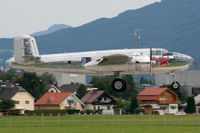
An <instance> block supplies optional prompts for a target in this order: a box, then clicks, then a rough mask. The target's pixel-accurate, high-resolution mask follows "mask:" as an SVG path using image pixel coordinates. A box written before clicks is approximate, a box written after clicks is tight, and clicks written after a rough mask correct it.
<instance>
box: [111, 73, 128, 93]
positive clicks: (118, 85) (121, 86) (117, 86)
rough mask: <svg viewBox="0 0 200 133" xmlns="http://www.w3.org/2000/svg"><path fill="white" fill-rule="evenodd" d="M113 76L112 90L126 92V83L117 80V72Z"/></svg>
mask: <svg viewBox="0 0 200 133" xmlns="http://www.w3.org/2000/svg"><path fill="white" fill-rule="evenodd" d="M114 76H115V77H116V78H115V79H114V80H113V81H112V88H113V90H115V91H116V92H124V91H125V90H126V81H125V80H123V79H121V78H119V76H120V73H119V72H115V73H114Z"/></svg>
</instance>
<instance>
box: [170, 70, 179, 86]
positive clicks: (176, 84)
mask: <svg viewBox="0 0 200 133" xmlns="http://www.w3.org/2000/svg"><path fill="white" fill-rule="evenodd" d="M170 74H171V75H172V77H173V80H174V81H173V82H172V84H171V86H172V89H174V90H178V89H179V88H180V84H179V82H177V81H176V80H175V73H170Z"/></svg>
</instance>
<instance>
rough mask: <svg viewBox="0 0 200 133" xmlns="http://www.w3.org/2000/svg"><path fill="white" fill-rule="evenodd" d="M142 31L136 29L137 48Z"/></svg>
mask: <svg viewBox="0 0 200 133" xmlns="http://www.w3.org/2000/svg"><path fill="white" fill-rule="evenodd" d="M139 32H140V29H135V32H134V35H135V37H136V48H138V47H139V40H140V38H141V37H140V35H139Z"/></svg>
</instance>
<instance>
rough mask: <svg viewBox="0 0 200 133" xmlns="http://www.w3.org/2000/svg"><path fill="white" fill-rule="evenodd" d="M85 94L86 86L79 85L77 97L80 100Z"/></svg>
mask: <svg viewBox="0 0 200 133" xmlns="http://www.w3.org/2000/svg"><path fill="white" fill-rule="evenodd" d="M86 93H87V90H86V86H85V85H84V84H80V87H79V88H78V91H77V94H76V95H77V97H78V98H82V97H83V96H84V95H85V94H86Z"/></svg>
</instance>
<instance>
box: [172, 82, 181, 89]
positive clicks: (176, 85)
mask: <svg viewBox="0 0 200 133" xmlns="http://www.w3.org/2000/svg"><path fill="white" fill-rule="evenodd" d="M179 88H180V84H179V82H177V81H174V82H173V83H172V89H174V90H178V89H179Z"/></svg>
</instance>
